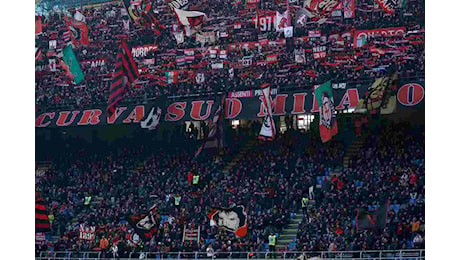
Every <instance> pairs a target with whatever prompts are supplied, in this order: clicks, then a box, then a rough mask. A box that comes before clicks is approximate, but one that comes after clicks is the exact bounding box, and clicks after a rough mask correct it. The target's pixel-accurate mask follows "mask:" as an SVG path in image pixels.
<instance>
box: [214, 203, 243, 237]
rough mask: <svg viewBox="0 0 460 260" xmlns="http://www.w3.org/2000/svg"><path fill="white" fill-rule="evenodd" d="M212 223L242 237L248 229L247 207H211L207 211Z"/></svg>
mask: <svg viewBox="0 0 460 260" xmlns="http://www.w3.org/2000/svg"><path fill="white" fill-rule="evenodd" d="M208 218H209V219H210V220H211V223H212V225H216V226H218V227H219V228H222V229H225V230H227V231H230V232H233V233H234V234H235V235H237V236H238V237H244V236H246V234H247V231H248V209H247V208H245V207H244V206H242V205H239V206H235V207H232V208H217V207H213V208H211V210H210V211H209V213H208Z"/></svg>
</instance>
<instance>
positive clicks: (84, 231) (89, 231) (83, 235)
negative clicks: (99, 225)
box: [79, 224, 96, 240]
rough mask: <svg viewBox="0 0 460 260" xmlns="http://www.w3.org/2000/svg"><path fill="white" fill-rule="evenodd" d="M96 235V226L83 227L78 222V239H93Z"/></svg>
mask: <svg viewBox="0 0 460 260" xmlns="http://www.w3.org/2000/svg"><path fill="white" fill-rule="evenodd" d="M95 236H96V227H85V226H84V225H82V224H80V236H79V238H80V239H83V240H94V238H95Z"/></svg>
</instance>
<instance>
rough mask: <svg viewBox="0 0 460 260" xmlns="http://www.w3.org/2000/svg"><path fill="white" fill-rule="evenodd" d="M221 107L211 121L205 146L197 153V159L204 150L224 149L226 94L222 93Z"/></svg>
mask: <svg viewBox="0 0 460 260" xmlns="http://www.w3.org/2000/svg"><path fill="white" fill-rule="evenodd" d="M216 103H217V102H216ZM218 104H219V106H218V107H217V109H216V110H215V111H214V114H213V116H212V118H211V119H210V120H209V133H208V136H207V137H206V139H205V140H204V142H203V144H202V145H201V146H200V148H198V150H197V151H196V152H195V157H194V159H196V158H197V157H198V156H199V155H200V153H201V151H202V150H203V149H210V150H217V152H219V151H220V150H221V148H222V147H223V127H222V124H223V120H224V110H225V109H224V104H225V94H224V93H222V100H221V101H220V103H218Z"/></svg>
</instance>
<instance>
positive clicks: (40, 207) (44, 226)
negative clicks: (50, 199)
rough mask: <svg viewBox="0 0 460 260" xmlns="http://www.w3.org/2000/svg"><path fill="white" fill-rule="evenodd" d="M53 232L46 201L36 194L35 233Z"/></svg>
mask: <svg viewBox="0 0 460 260" xmlns="http://www.w3.org/2000/svg"><path fill="white" fill-rule="evenodd" d="M49 231H51V225H50V221H49V219H48V212H47V211H46V207H45V201H44V200H43V198H42V197H40V196H39V195H38V193H35V233H40V232H49Z"/></svg>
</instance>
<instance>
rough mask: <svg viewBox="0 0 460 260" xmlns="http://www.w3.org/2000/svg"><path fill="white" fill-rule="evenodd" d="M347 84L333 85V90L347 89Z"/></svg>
mask: <svg viewBox="0 0 460 260" xmlns="http://www.w3.org/2000/svg"><path fill="white" fill-rule="evenodd" d="M346 88H347V83H332V89H346Z"/></svg>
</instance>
